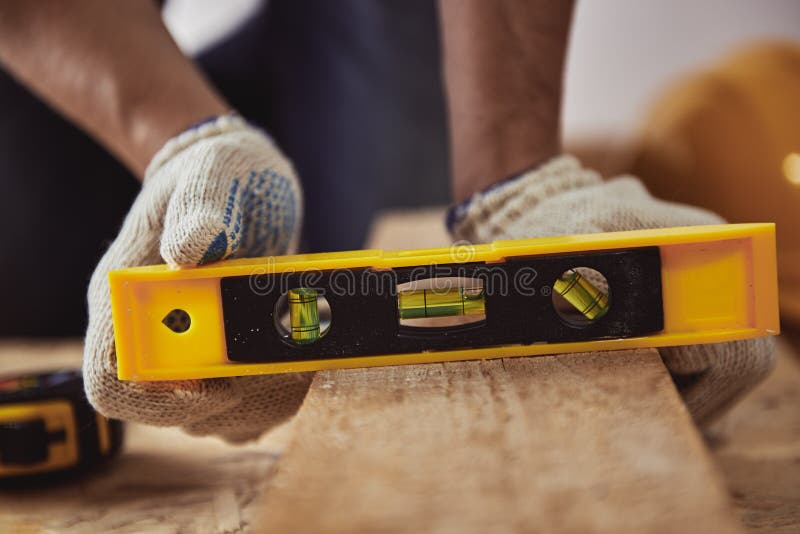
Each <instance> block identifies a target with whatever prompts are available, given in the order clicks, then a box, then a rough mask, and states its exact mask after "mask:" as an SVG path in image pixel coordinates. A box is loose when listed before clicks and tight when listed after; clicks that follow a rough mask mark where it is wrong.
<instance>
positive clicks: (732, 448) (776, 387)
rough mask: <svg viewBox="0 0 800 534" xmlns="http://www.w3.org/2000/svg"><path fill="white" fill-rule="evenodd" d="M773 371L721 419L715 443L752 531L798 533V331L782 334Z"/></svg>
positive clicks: (737, 507)
mask: <svg viewBox="0 0 800 534" xmlns="http://www.w3.org/2000/svg"><path fill="white" fill-rule="evenodd" d="M777 346H778V351H777V352H778V358H777V365H776V368H775V371H773V373H772V374H771V375H770V376H769V378H767V380H765V381H764V383H762V384H761V385H760V386H758V387H757V388H756V389H755V390H754V391H753V393H752V394H750V395H749V396H748V397H746V398H745V399H744V400H743V401H742V402H741V404H739V405H738V406H736V407H735V408H734V409H733V410H732V411H731V414H730V416H729V417H728V418H726V420H724V421H722V425H721V428H720V429H718V432H717V434H718V435H717V437H716V439H715V440H714V442H713V445H714V449H713V452H714V455H715V457H716V460H717V463H718V464H719V466H720V468H721V471H722V473H723V475H724V476H725V478H726V481H727V485H728V488H729V492H730V493H731V495H732V496H733V504H734V506H735V507H736V509H737V510H738V512H739V514H740V516H741V517H742V520H743V522H744V525H745V527H746V528H747V530H748V531H749V532H753V533H756V532H757V533H759V534H761V533H770V534H795V533H797V532H800V409H798V406H800V336H798V335H797V334H796V333H795V334H794V336H793V337H792V336H790V335H783V336H781V337H780V338H778V345H777Z"/></svg>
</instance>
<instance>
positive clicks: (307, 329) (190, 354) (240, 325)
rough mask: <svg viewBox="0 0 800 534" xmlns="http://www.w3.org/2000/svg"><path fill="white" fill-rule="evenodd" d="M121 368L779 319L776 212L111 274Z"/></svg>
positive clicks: (166, 372) (272, 360)
mask: <svg viewBox="0 0 800 534" xmlns="http://www.w3.org/2000/svg"><path fill="white" fill-rule="evenodd" d="M109 281H110V285H111V300H112V308H113V316H114V328H115V336H116V350H117V364H118V371H119V377H120V378H121V379H123V380H172V379H195V378H209V377H223V376H239V375H252V374H264V373H283V372H294V371H311V370H319V369H332V368H346V367H365V366H377V365H397V364H410V363H423V362H440V361H452V360H469V359H479V358H497V357H510V356H525V355H540V354H553V353H562V352H579V351H590V350H613V349H627V348H637V347H661V346H669V345H686V344H697V343H715V342H723V341H732V340H737V339H746V338H753V337H759V336H766V335H774V334H777V333H778V332H779V321H778V289H777V282H776V260H775V227H774V225H773V224H731V225H717V226H697V227H685V228H667V229H658V230H641V231H632V232H615V233H605V234H590V235H580V236H563V237H548V238H539V239H522V240H514V241H497V242H494V243H492V244H487V245H474V246H473V245H454V246H453V247H450V248H442V249H428V250H409V251H391V252H384V251H380V250H363V251H354V252H340V253H326V254H306V255H294V256H280V257H269V258H257V259H236V260H229V261H224V262H219V263H216V264H212V265H208V266H204V267H199V268H191V269H180V270H173V269H170V268H168V267H167V266H163V265H159V266H149V267H137V268H133V269H125V270H121V271H115V272H112V273H110V274H109Z"/></svg>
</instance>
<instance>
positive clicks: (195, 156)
mask: <svg viewBox="0 0 800 534" xmlns="http://www.w3.org/2000/svg"><path fill="white" fill-rule="evenodd" d="M301 217H302V199H301V190H300V185H299V183H298V181H297V178H296V177H295V173H294V170H293V169H292V166H291V164H290V163H289V162H288V161H287V160H286V158H285V157H284V156H283V155H282V154H281V153H280V151H279V150H278V148H277V147H276V146H275V145H274V144H273V143H272V141H271V140H270V139H269V138H268V137H267V136H265V135H264V134H263V133H261V132H260V131H259V130H257V129H255V128H252V127H250V126H248V125H247V124H246V123H245V122H244V121H243V120H242V119H241V118H239V117H237V116H223V117H219V118H216V119H214V120H212V121H208V122H206V123H203V124H201V125H198V126H196V127H194V128H191V129H189V130H188V131H186V132H184V133H182V134H180V135H179V136H177V137H175V138H173V139H171V140H170V141H168V142H167V143H166V144H165V145H164V147H163V148H162V149H161V150H160V151H159V152H158V153H157V154H156V155H155V157H154V158H153V160H152V161H151V162H150V165H149V166H148V168H147V171H146V173H145V179H144V185H143V187H142V191H141V192H140V194H139V196H138V197H137V199H136V201H135V202H134V204H133V207H132V208H131V210H130V213H128V216H127V218H126V219H125V222H124V223H123V225H122V229H121V230H120V233H119V235H118V236H117V238H116V240H115V241H114V242H113V243H112V244H111V246H110V248H109V249H108V251H107V252H106V253H105V255H104V256H103V258H102V259H101V260H100V263H99V264H98V265H97V268H96V270H95V272H94V274H93V276H92V280H91V283H90V285H89V295H88V299H89V328H88V331H87V333H86V344H85V349H84V360H83V375H84V380H85V387H86V394H87V397H88V398H89V401H90V402H91V403H92V404H93V405H94V406H95V408H97V409H98V410H99V411H100V412H101V413H103V414H105V415H106V416H109V417H114V418H118V419H124V420H130V421H137V422H141V423H146V424H150V425H157V426H181V427H183V428H184V429H185V430H186V431H188V432H189V433H192V434H197V435H206V434H216V435H219V436H221V437H223V438H224V439H226V440H228V441H244V440H247V439H252V438H255V437H257V436H259V435H260V434H261V433H262V432H263V431H264V430H266V429H267V428H269V427H271V426H273V425H275V424H277V423H279V422H281V421H283V420H285V419H287V418H288V417H290V416H291V415H292V414H294V413H295V412H296V411H297V409H298V407H299V406H300V404H301V402H302V400H303V398H304V396H305V394H306V391H307V390H308V386H309V384H310V380H311V376H312V375H311V373H303V374H279V375H264V376H256V377H237V378H219V379H209V380H186V381H169V382H121V381H119V380H118V379H117V365H116V356H115V352H114V330H113V325H112V320H111V303H110V296H109V286H108V276H107V275H108V271H110V270H115V269H122V268H126V267H133V266H138V265H148V264H156V263H162V262H167V263H169V264H170V265H172V266H176V267H177V266H188V265H199V264H203V263H207V262H210V261H214V260H218V259H222V258H227V257H230V256H233V255H236V256H262V255H268V254H282V253H285V252H286V251H287V250H288V249H289V248H291V247H292V246H293V245H294V244H295V243H296V241H297V239H298V234H299V229H300V221H301Z"/></svg>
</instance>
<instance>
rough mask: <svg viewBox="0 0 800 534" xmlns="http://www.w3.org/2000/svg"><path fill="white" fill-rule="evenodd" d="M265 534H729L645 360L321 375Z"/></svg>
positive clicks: (706, 466) (714, 479) (702, 463)
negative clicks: (477, 533)
mask: <svg viewBox="0 0 800 534" xmlns="http://www.w3.org/2000/svg"><path fill="white" fill-rule="evenodd" d="M295 424H296V428H295V435H294V438H293V441H292V443H291V445H290V446H289V448H288V451H287V452H286V454H285V456H284V458H283V459H282V460H281V461H280V462H279V464H278V472H277V474H276V475H275V478H274V480H273V483H272V484H271V486H270V487H269V489H268V493H267V499H266V510H265V513H264V524H263V525H259V527H260V528H263V529H264V530H265V531H271V532H293V531H306V532H548V531H550V532H553V531H558V532H615V533H617V532H738V531H739V530H740V528H739V525H738V522H737V520H736V518H735V515H734V514H733V512H732V510H731V508H730V506H729V503H728V501H727V496H726V493H725V490H724V487H723V484H722V482H721V480H720V478H719V476H718V474H717V473H716V472H715V470H714V468H713V466H712V462H711V460H710V457H709V454H708V452H707V450H706V449H705V447H704V445H703V443H702V441H701V438H700V436H699V435H698V433H697V432H696V430H695V429H694V427H693V425H692V423H691V420H690V418H689V416H688V414H687V412H686V411H685V409H684V407H683V404H682V403H681V401H680V399H679V397H678V395H677V393H676V391H675V388H674V387H673V385H672V382H671V380H670V378H669V375H668V374H667V372H666V370H665V368H664V366H663V364H662V363H661V360H660V358H659V357H658V355H657V353H656V352H655V351H653V350H641V351H621V352H614V353H590V354H573V355H559V356H550V357H539V358H509V359H504V360H490V361H480V362H455V363H446V364H430V365H420V366H404V367H385V368H374V369H353V370H338V371H328V372H321V373H318V374H317V376H316V378H315V381H314V383H313V385H312V387H311V391H310V393H309V396H308V397H307V399H306V403H305V404H304V406H303V408H302V409H301V411H300V413H299V415H298V417H297V421H296V423H295Z"/></svg>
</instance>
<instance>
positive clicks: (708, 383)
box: [448, 156, 774, 425]
mask: <svg viewBox="0 0 800 534" xmlns="http://www.w3.org/2000/svg"><path fill="white" fill-rule="evenodd" d="M723 222H725V221H724V220H722V219H721V218H720V217H719V216H717V215H714V214H713V213H710V212H708V211H705V210H701V209H699V208H694V207H690V206H684V205H680V204H674V203H670V202H664V201H661V200H658V199H656V198H653V197H652V196H650V194H649V193H648V192H647V190H646V189H645V188H644V186H643V185H642V184H641V182H639V181H638V180H637V179H636V178H634V177H632V176H623V177H618V178H614V179H612V180H608V181H606V182H604V181H603V180H602V179H601V178H600V176H599V175H598V174H597V173H596V172H594V171H591V170H587V169H585V168H583V167H581V165H580V163H579V162H578V161H577V160H576V159H575V158H573V157H570V156H560V157H557V158H554V159H553V160H551V161H549V162H548V163H546V164H545V165H543V166H541V167H539V168H537V169H534V170H532V171H529V172H527V173H525V174H523V175H522V176H520V177H518V178H515V179H512V180H509V181H507V182H503V183H500V184H498V185H496V186H494V187H492V188H490V189H488V190H486V191H484V192H481V193H477V194H475V195H474V196H473V197H472V198H471V199H469V200H468V201H467V202H466V203H463V204H461V205H459V206H456V207H455V208H453V209H452V210H451V212H450V213H449V216H448V227H449V228H450V231H451V233H452V235H453V237H454V238H455V239H463V240H467V241H470V242H473V243H485V242H490V241H494V240H497V239H517V238H526V237H544V236H556V235H568V234H585V233H595V232H615V231H620V230H639V229H644V228H661V227H669V226H692V225H703V224H720V223H723ZM659 353H660V354H661V358H662V359H663V361H664V364H665V365H666V366H667V369H669V371H670V373H672V376H673V378H674V379H675V383H676V385H677V386H678V389H679V391H680V392H681V394H682V395H683V398H684V401H685V402H686V405H687V407H688V409H689V411H690V412H691V414H692V416H693V417H694V419H695V421H697V423H698V424H700V425H706V424H708V423H710V422H712V421H713V420H714V419H716V418H717V417H718V416H719V415H721V414H722V413H723V412H724V411H725V410H726V409H728V408H729V407H730V406H731V405H732V404H733V403H734V402H735V401H736V400H738V399H739V398H740V397H741V396H742V395H743V394H744V393H746V392H747V391H749V390H750V389H751V388H752V387H753V386H755V385H756V384H757V383H758V382H760V381H761V380H762V379H763V378H764V377H766V376H767V374H769V372H770V370H771V369H772V366H773V364H774V339H773V338H759V339H753V340H744V341H734V342H729V343H718V344H708V345H694V346H684V347H668V348H661V349H659Z"/></svg>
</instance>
